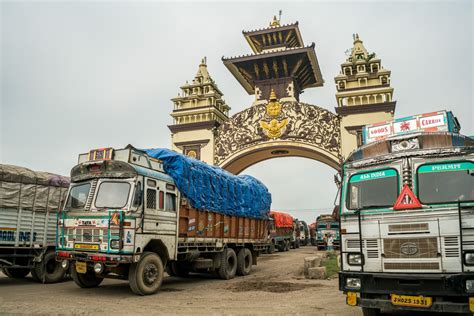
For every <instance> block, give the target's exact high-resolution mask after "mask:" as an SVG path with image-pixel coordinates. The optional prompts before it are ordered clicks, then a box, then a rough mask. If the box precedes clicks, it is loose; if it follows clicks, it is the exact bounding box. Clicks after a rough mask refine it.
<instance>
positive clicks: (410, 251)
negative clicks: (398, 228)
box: [400, 242, 418, 256]
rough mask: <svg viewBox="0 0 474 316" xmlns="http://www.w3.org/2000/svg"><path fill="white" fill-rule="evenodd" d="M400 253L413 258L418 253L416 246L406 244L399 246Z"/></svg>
mask: <svg viewBox="0 0 474 316" xmlns="http://www.w3.org/2000/svg"><path fill="white" fill-rule="evenodd" d="M400 252H401V253H402V254H404V255H406V256H413V255H414V254H416V253H417V252H418V246H417V245H416V244H415V243H412V242H406V243H403V244H402V245H401V246H400Z"/></svg>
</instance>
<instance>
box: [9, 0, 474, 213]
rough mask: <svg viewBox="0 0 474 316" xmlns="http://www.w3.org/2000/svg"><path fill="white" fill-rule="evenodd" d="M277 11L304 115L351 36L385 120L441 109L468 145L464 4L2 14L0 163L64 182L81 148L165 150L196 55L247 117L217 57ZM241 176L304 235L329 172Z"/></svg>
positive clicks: (61, 6) (18, 10)
mask: <svg viewBox="0 0 474 316" xmlns="http://www.w3.org/2000/svg"><path fill="white" fill-rule="evenodd" d="M279 9H282V10H283V16H282V23H285V24H286V23H291V22H295V21H299V26H300V30H301V33H302V36H303V40H304V42H305V44H310V43H311V42H315V43H316V54H317V56H318V60H319V63H320V66H321V71H322V73H323V78H324V79H325V81H326V83H325V85H324V87H320V88H313V89H308V90H306V91H305V93H304V94H303V95H302V96H301V99H302V101H303V102H306V103H310V104H315V105H319V106H322V107H324V108H326V109H329V110H331V111H334V106H335V105H336V101H335V97H334V94H335V92H336V90H335V84H334V79H333V78H334V76H336V75H337V74H338V72H339V69H340V68H339V65H340V64H341V63H342V62H343V61H344V60H345V54H344V52H345V51H346V50H347V49H348V48H351V47H352V34H353V33H359V35H360V38H361V39H362V40H363V41H364V44H365V46H366V48H367V49H368V50H369V52H375V53H376V54H377V56H378V57H379V58H381V59H382V65H383V67H385V68H387V69H390V70H391V71H392V80H391V83H392V87H394V88H395V91H394V99H395V100H396V101H397V109H396V117H403V116H407V115H411V114H417V113H423V112H428V111H434V110H442V109H448V110H452V111H453V112H454V114H455V115H456V116H457V117H458V119H459V121H460V122H461V125H462V132H463V133H464V134H467V135H474V128H473V121H474V117H473V115H474V113H473V79H472V72H473V60H472V59H473V5H472V1H446V2H439V1H437V2H427V1H423V2H419V1H417V2H415V1H412V2H383V3H380V2H375V1H374V2H360V3H347V2H334V1H331V2H313V3H311V2H295V1H291V2H290V1H288V2H278V3H272V2H262V3H257V2H239V3H237V2H236V3H221V2H220V3H218V2H215V3H212V2H200V3H185V2H180V3H175V4H173V3H169V2H168V3H160V2H142V3H137V2H125V1H122V2H111V1H107V2H92V1H89V2H68V1H67V2H53V1H52V2H46V1H41V2H26V1H21V2H19V1H12V2H5V1H3V2H2V3H1V11H2V12H1V89H2V90H1V92H2V95H1V108H0V111H1V112H0V117H1V120H0V124H1V126H0V132H1V146H0V161H1V163H6V164H15V165H20V166H25V167H28V168H31V169H34V170H43V171H50V172H55V173H60V174H68V173H69V171H70V169H71V167H73V166H74V164H75V163H76V162H77V154H78V153H82V152H87V151H88V150H89V149H91V148H98V147H108V146H111V147H122V146H125V145H127V144H129V143H130V144H133V145H135V146H136V147H141V148H146V147H169V146H170V132H169V130H168V128H167V125H169V124H170V123H171V118H170V116H169V113H170V112H171V109H172V103H171V101H170V99H171V98H173V97H175V96H176V95H177V93H178V92H180V90H179V86H180V85H181V84H183V83H184V82H185V81H186V80H191V79H192V78H193V77H194V75H195V73H196V71H197V67H198V64H199V62H200V60H201V58H202V57H203V56H207V63H208V69H209V72H210V73H211V76H212V77H213V78H214V80H215V81H216V82H217V84H218V85H219V88H220V89H221V91H222V92H223V93H224V98H225V100H226V101H227V103H228V104H229V105H230V106H231V107H232V110H231V114H233V113H236V112H238V111H241V110H243V109H245V108H247V107H249V106H250V105H251V103H252V100H253V96H249V95H247V94H246V92H245V91H244V90H243V88H242V87H241V86H240V85H239V83H238V82H237V81H236V80H235V79H234V78H233V76H232V75H231V74H230V72H229V71H228V70H227V69H226V68H225V67H224V65H223V64H222V62H221V57H222V56H227V57H229V56H236V55H241V54H247V53H250V51H251V50H250V47H248V45H247V42H246V41H245V39H244V37H243V36H242V30H252V29H257V28H262V27H266V26H268V23H269V22H270V20H271V18H272V16H273V15H274V14H278V10H279ZM244 173H248V174H251V175H253V176H256V177H258V178H259V179H261V180H262V181H263V182H264V183H265V184H266V185H267V186H268V187H269V189H270V191H271V193H272V195H273V201H274V203H273V208H274V209H282V210H283V209H284V210H293V211H292V213H293V214H294V215H296V216H298V217H300V218H303V219H305V220H307V221H308V222H312V221H314V218H315V217H316V215H317V213H321V212H324V211H328V210H330V209H331V208H332V205H333V200H334V197H335V194H336V189H335V186H334V182H333V174H334V173H335V171H334V170H333V169H331V168H330V167H328V166H326V165H324V164H322V163H320V162H317V161H312V160H308V159H303V158H276V159H272V160H268V161H265V162H262V163H259V164H257V165H254V166H252V167H250V168H249V169H247V170H246V171H244Z"/></svg>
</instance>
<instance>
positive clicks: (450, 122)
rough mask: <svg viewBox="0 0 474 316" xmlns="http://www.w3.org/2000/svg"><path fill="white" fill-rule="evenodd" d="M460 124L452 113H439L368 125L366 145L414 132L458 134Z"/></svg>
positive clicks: (364, 136) (364, 133) (364, 137)
mask: <svg viewBox="0 0 474 316" xmlns="http://www.w3.org/2000/svg"><path fill="white" fill-rule="evenodd" d="M459 129H460V126H459V122H458V121H457V119H456V118H455V117H454V116H453V114H452V113H451V112H448V111H439V112H432V113H426V114H419V115H413V116H409V117H404V118H400V119H396V120H393V121H387V122H381V123H376V124H371V125H366V126H364V128H363V129H362V139H363V143H364V144H369V143H372V142H375V141H377V140H382V139H385V138H387V137H390V136H400V135H404V134H407V133H414V132H453V133H458V132H459Z"/></svg>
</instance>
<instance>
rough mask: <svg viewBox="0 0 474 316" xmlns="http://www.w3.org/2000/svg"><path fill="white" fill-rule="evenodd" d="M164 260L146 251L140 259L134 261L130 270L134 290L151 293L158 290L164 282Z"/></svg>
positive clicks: (138, 292)
mask: <svg viewBox="0 0 474 316" xmlns="http://www.w3.org/2000/svg"><path fill="white" fill-rule="evenodd" d="M163 272H164V269H163V261H161V258H160V257H159V256H158V255H157V254H156V253H153V252H145V253H144V254H143V256H142V257H141V259H140V261H138V262H136V263H133V264H132V265H131V266H130V270H129V272H128V281H129V283H130V288H131V289H132V292H133V293H135V294H137V295H150V294H155V293H156V292H158V289H159V288H160V286H161V283H162V282H163Z"/></svg>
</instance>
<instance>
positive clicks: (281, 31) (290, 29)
mask: <svg viewBox="0 0 474 316" xmlns="http://www.w3.org/2000/svg"><path fill="white" fill-rule="evenodd" d="M242 33H243V34H244V37H245V39H246V40H247V42H248V43H249V45H250V47H251V48H252V50H253V52H254V53H261V52H262V51H264V50H269V49H277V48H293V47H303V46H304V44H303V39H302V37H301V33H300V30H299V28H298V22H295V23H292V24H286V25H282V26H280V25H278V26H270V27H266V28H262V29H258V30H252V31H242Z"/></svg>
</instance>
